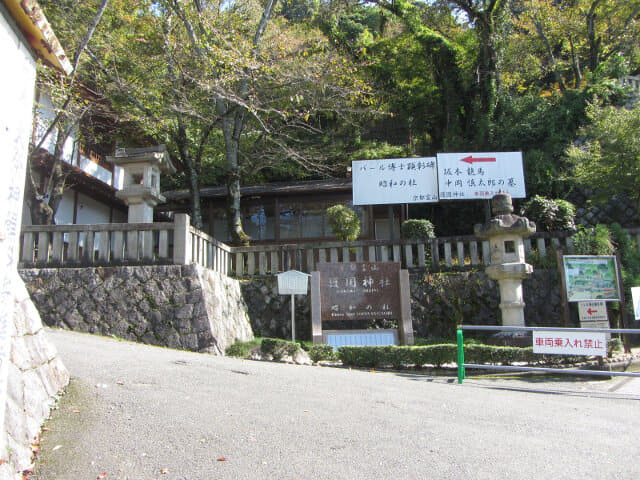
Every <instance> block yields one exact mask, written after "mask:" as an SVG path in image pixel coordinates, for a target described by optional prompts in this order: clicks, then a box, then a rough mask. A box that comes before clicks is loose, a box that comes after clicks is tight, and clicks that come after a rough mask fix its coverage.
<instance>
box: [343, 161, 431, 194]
mask: <svg viewBox="0 0 640 480" xmlns="http://www.w3.org/2000/svg"><path fill="white" fill-rule="evenodd" d="M351 174H352V178H353V204H354V205H383V204H396V203H423V202H437V201H438V178H437V169H436V158H435V157H423V158H394V159H385V160H357V161H354V162H352V164H351Z"/></svg>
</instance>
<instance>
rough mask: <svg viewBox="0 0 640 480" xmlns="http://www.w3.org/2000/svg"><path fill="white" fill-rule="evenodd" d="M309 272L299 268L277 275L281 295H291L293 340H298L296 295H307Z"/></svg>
mask: <svg viewBox="0 0 640 480" xmlns="http://www.w3.org/2000/svg"><path fill="white" fill-rule="evenodd" d="M310 276H311V275H309V274H308V273H303V272H299V271H298V270H289V271H287V272H282V273H279V274H278V275H277V277H278V293H279V294H280V295H291V341H292V342H295V341H296V301H295V295H296V294H298V295H306V294H307V289H308V286H309V277H310Z"/></svg>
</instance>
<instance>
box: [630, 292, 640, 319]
mask: <svg viewBox="0 0 640 480" xmlns="http://www.w3.org/2000/svg"><path fill="white" fill-rule="evenodd" d="M631 297H632V299H633V311H634V312H635V317H636V320H640V287H632V288H631Z"/></svg>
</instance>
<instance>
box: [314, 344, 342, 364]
mask: <svg viewBox="0 0 640 480" xmlns="http://www.w3.org/2000/svg"><path fill="white" fill-rule="evenodd" d="M309 358H310V359H311V361H312V362H321V361H323V360H329V361H330V360H337V359H338V355H337V354H336V351H335V350H334V349H333V347H332V346H331V345H324V344H320V345H312V346H311V348H310V349H309Z"/></svg>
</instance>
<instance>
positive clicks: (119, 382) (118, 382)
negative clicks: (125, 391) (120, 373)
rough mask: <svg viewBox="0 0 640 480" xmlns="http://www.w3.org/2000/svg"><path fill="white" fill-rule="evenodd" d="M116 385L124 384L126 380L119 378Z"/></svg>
mask: <svg viewBox="0 0 640 480" xmlns="http://www.w3.org/2000/svg"><path fill="white" fill-rule="evenodd" d="M116 385H124V382H123V381H122V380H118V381H117V382H116Z"/></svg>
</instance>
